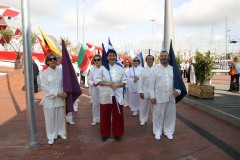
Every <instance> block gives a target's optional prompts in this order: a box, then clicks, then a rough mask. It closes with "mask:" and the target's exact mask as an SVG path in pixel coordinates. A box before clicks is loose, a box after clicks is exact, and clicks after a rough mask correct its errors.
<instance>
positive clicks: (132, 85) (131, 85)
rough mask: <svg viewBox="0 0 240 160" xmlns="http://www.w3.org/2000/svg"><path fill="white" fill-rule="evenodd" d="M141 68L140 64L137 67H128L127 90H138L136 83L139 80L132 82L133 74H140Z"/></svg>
mask: <svg viewBox="0 0 240 160" xmlns="http://www.w3.org/2000/svg"><path fill="white" fill-rule="evenodd" d="M142 70H143V67H142V66H141V65H139V66H137V67H134V66H133V67H131V68H130V69H129V73H128V75H129V78H128V84H129V85H128V86H129V87H128V88H129V92H137V91H138V83H139V80H138V81H137V82H134V76H138V77H139V76H140V74H141V72H142Z"/></svg>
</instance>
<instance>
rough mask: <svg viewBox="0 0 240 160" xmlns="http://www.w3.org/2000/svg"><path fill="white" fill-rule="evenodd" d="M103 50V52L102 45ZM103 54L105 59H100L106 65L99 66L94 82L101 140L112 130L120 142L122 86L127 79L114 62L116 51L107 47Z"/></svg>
mask: <svg viewBox="0 0 240 160" xmlns="http://www.w3.org/2000/svg"><path fill="white" fill-rule="evenodd" d="M103 50H104V51H103V54H104V52H105V49H104V47H103ZM105 54H106V58H107V61H105V59H104V58H105V57H104V55H102V57H103V59H102V61H103V62H104V63H105V62H107V65H104V64H103V66H101V68H100V69H99V73H98V75H97V77H96V81H95V82H94V84H96V85H99V86H100V90H99V93H100V95H99V97H100V133H101V140H102V141H103V142H104V141H106V140H107V139H108V138H109V137H110V134H111V130H112V134H113V136H114V137H115V140H116V141H117V142H120V141H121V137H122V136H123V133H124V116H123V87H124V86H125V84H126V83H127V79H126V76H125V72H124V69H123V68H122V67H120V66H119V65H117V64H116V63H115V62H116V58H117V53H116V51H115V50H112V49H109V50H108V52H107V53H105ZM111 119H112V122H111ZM111 128H112V129H111Z"/></svg>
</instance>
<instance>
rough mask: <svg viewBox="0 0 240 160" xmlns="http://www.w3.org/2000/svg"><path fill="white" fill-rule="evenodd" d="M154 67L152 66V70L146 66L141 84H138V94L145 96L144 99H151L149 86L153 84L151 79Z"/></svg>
mask: <svg viewBox="0 0 240 160" xmlns="http://www.w3.org/2000/svg"><path fill="white" fill-rule="evenodd" d="M153 68H154V67H153V66H152V67H151V68H150V67H149V66H146V67H145V68H143V70H142V72H141V74H140V77H139V84H138V92H139V93H143V94H144V98H150V93H149V90H148V88H149V84H150V83H151V77H152V75H151V74H152V69H153Z"/></svg>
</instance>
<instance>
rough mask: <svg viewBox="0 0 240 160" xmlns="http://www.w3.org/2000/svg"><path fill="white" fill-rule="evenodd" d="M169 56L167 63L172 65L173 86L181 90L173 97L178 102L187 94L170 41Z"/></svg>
mask: <svg viewBox="0 0 240 160" xmlns="http://www.w3.org/2000/svg"><path fill="white" fill-rule="evenodd" d="M169 58H170V59H169V64H170V65H171V66H172V67H173V76H174V88H175V89H179V90H181V94H180V95H179V96H177V97H176V98H175V99H176V103H178V102H179V101H181V99H182V98H183V97H184V96H185V95H186V94H187V89H186V86H185V84H184V82H183V79H182V76H181V74H180V71H179V68H178V65H177V61H176V58H175V54H174V51H173V48H172V41H171V43H170V49H169Z"/></svg>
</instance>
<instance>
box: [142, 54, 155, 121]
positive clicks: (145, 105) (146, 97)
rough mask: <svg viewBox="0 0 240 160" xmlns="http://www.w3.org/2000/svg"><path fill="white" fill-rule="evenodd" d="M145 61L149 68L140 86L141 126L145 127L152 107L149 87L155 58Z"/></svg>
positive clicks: (143, 74) (143, 72)
mask: <svg viewBox="0 0 240 160" xmlns="http://www.w3.org/2000/svg"><path fill="white" fill-rule="evenodd" d="M145 60H146V62H147V66H146V67H145V68H144V69H143V70H142V72H141V74H140V77H139V84H138V92H139V94H140V98H141V100H140V107H139V112H140V113H139V120H140V125H141V126H144V125H145V123H146V122H147V121H148V113H149V109H150V108H151V107H152V103H151V99H150V93H149V90H148V87H149V84H150V82H151V81H150V80H151V72H152V69H153V62H154V57H153V56H152V55H148V56H147V57H146V58H145Z"/></svg>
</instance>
